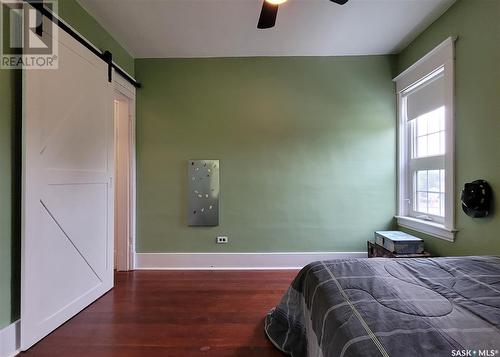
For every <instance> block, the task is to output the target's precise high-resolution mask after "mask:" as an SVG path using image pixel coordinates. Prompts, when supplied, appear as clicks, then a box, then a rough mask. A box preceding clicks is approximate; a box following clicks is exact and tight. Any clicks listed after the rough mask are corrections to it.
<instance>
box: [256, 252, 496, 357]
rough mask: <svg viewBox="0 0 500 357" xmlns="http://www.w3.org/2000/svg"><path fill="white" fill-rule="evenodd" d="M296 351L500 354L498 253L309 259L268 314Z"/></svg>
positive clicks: (276, 336)
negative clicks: (461, 255) (440, 256)
mask: <svg viewBox="0 0 500 357" xmlns="http://www.w3.org/2000/svg"><path fill="white" fill-rule="evenodd" d="M265 331H266V333H267V336H268V337H269V339H270V340H271V341H272V342H273V344H274V345H275V346H276V347H277V348H278V349H280V350H282V351H283V352H285V353H288V354H291V355H292V356H295V357H299V356H363V357H367V356H380V355H382V356H398V357H399V356H422V357H424V356H425V357H427V356H472V357H479V356H500V354H499V353H498V350H500V257H456V258H427V259H386V258H372V259H339V260H331V261H324V262H315V263H312V264H309V265H308V266H306V267H305V268H304V269H302V270H301V271H300V273H299V274H298V276H297V277H296V278H295V280H294V281H293V283H292V284H291V286H290V288H289V289H288V291H287V293H286V294H285V296H284V297H283V299H282V300H281V302H280V303H279V305H278V306H277V307H276V308H275V309H273V310H271V311H270V312H269V314H268V315H267V317H266V321H265Z"/></svg>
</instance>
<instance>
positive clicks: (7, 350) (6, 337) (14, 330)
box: [0, 320, 21, 357]
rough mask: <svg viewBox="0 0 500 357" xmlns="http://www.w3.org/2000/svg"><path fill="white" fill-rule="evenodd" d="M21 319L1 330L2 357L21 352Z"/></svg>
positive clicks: (9, 356) (0, 352)
mask: <svg viewBox="0 0 500 357" xmlns="http://www.w3.org/2000/svg"><path fill="white" fill-rule="evenodd" d="M20 328H21V324H20V321H19V320H17V321H16V322H14V323H12V324H10V325H9V326H7V327H5V328H3V329H2V330H0V357H13V356H16V355H17V354H18V353H19V346H20V343H19V342H20V337H21V334H20Z"/></svg>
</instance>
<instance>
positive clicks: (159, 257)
mask: <svg viewBox="0 0 500 357" xmlns="http://www.w3.org/2000/svg"><path fill="white" fill-rule="evenodd" d="M366 257H367V253H366V252H288V253H285V252H283V253H138V254H136V259H135V262H136V266H135V268H136V269H138V270H272V269H301V268H303V267H304V266H306V265H307V264H309V263H311V262H314V261H318V260H331V259H349V258H366Z"/></svg>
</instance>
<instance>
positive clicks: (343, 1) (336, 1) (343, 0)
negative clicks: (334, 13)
mask: <svg viewBox="0 0 500 357" xmlns="http://www.w3.org/2000/svg"><path fill="white" fill-rule="evenodd" d="M330 1H333V2H334V3H336V4H339V5H344V4H345V3H346V2H348V1H349V0H330Z"/></svg>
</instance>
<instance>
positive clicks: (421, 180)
mask: <svg viewBox="0 0 500 357" xmlns="http://www.w3.org/2000/svg"><path fill="white" fill-rule="evenodd" d="M417 191H427V171H417Z"/></svg>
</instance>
